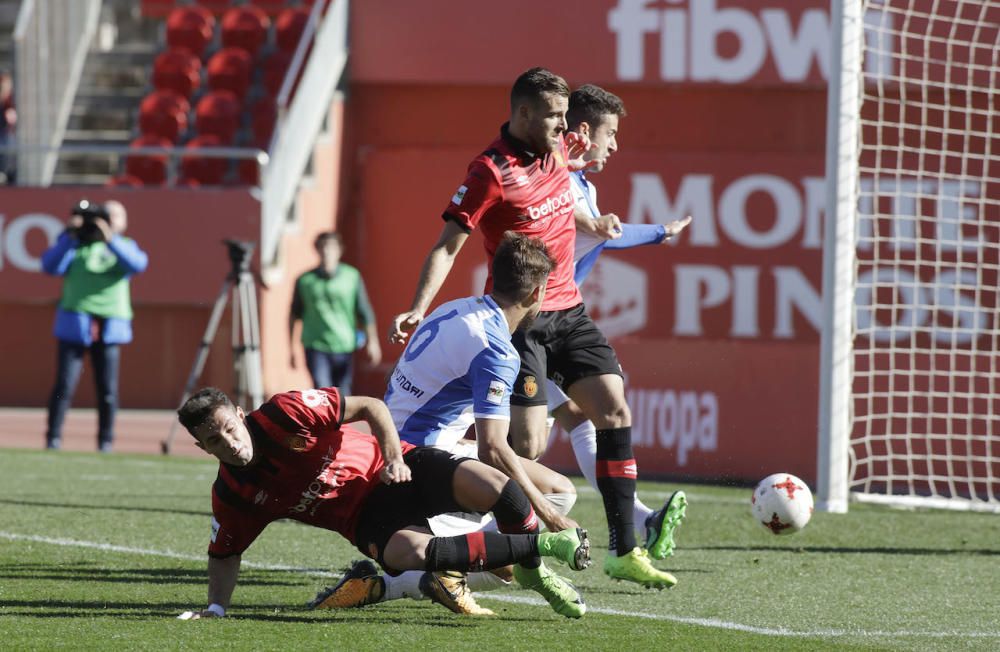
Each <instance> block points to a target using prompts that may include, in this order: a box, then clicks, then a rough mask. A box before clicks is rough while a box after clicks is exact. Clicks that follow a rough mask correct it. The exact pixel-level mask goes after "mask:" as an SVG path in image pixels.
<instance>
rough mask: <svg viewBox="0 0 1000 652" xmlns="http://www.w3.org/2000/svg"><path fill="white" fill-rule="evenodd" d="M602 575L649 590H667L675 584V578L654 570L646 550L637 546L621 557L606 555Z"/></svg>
mask: <svg viewBox="0 0 1000 652" xmlns="http://www.w3.org/2000/svg"><path fill="white" fill-rule="evenodd" d="M604 573H605V574H606V575H607V576H608V577H610V578H611V579H613V580H624V581H626V582H635V583H636V584H641V585H643V586H645V587H646V588H649V589H669V588H670V587H672V586H674V585H675V584H677V578H676V577H674V576H673V575H671V574H670V573H668V572H666V571H661V570H659V569H658V568H655V567H654V566H653V563H652V562H651V561H649V553H648V552H646V549H645V548H640V547H638V546H636V547H635V548H633V549H632V552H630V553H628V554H627V555H623V556H621V557H615V556H613V555H611V554H608V556H607V557H605V558H604Z"/></svg>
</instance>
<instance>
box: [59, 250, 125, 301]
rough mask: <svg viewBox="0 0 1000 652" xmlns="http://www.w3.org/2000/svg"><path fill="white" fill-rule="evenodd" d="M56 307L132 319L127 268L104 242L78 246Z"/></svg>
mask: <svg viewBox="0 0 1000 652" xmlns="http://www.w3.org/2000/svg"><path fill="white" fill-rule="evenodd" d="M59 307H60V308H62V309H63V310H69V311H71V312H84V313H87V314H91V315H95V316H97V317H105V318H107V317H120V318H122V319H132V302H131V299H130V297H129V283H128V272H127V271H125V268H124V267H122V266H121V265H120V264H119V263H118V257H117V256H115V254H114V253H113V252H112V251H111V250H110V249H109V248H108V245H107V244H106V243H104V242H91V243H90V244H85V245H82V246H80V247H78V248H77V250H76V255H75V256H74V258H73V262H72V263H70V265H69V269H68V270H67V271H66V276H65V278H64V281H63V292H62V300H61V301H60V302H59Z"/></svg>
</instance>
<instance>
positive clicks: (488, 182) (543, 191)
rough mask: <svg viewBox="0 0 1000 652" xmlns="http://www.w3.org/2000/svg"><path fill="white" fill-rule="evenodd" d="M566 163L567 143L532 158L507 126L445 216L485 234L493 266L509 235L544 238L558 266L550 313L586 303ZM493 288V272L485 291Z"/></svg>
mask: <svg viewBox="0 0 1000 652" xmlns="http://www.w3.org/2000/svg"><path fill="white" fill-rule="evenodd" d="M566 159H567V153H566V147H565V144H562V145H560V148H559V150H557V151H555V152H552V153H547V154H544V155H542V156H537V155H535V154H532V153H531V152H529V151H528V149H527V146H526V145H525V143H523V142H521V141H519V140H517V139H516V138H514V137H512V136H511V135H510V133H509V131H508V129H507V125H506V124H505V125H503V127H501V128H500V137H499V138H497V139H496V140H494V141H493V142H492V143H491V144H490V146H489V147H488V148H487V149H486V151H484V152H483V153H482V154H480V155H479V156H477V157H476V158H475V159H473V161H472V163H470V164H469V170H468V173H467V174H466V178H465V181H464V182H463V183H462V185H461V186H459V188H458V190H457V191H456V192H455V195H454V196H453V197H452V198H451V202H450V203H449V204H448V207H447V208H446V209H445V211H444V215H443V217H444V218H445V219H450V220H454V221H455V222H456V223H457V224H459V225H460V226H462V227H463V228H465V229H466V230H469V231H471V230H472V229H476V228H479V229H480V230H481V231H482V232H483V240H484V243H485V246H486V256H487V262H488V264H489V266H490V267H492V264H493V254H494V253H495V252H496V249H497V247H498V246H499V245H500V241H501V240H502V239H503V235H504V233H506V232H507V231H515V232H517V233H523V234H525V235H528V236H532V237H535V238H540V239H541V240H542V241H543V242H544V243H545V244H546V246H548V248H549V253H550V254H551V255H552V257H553V258H555V260H556V263H557V267H556V269H555V271H554V272H553V273H552V275H551V276H549V281H548V285H547V286H546V290H545V301H544V302H543V303H542V310H545V311H552V310H563V309H565V308H572V307H573V306H575V305H577V304H578V303H580V302H581V301H582V298H581V296H580V290H579V289H578V288H577V286H576V283H575V282H574V281H573V243H574V240H575V238H576V223H575V222H574V219H573V205H574V198H573V190H572V188H571V186H570V178H569V168H568V167H567V164H566ZM492 288H493V276H492V273H490V274H489V276H488V277H487V279H486V288H485V290H484V293H485V294H489V292H490V291H491V290H492Z"/></svg>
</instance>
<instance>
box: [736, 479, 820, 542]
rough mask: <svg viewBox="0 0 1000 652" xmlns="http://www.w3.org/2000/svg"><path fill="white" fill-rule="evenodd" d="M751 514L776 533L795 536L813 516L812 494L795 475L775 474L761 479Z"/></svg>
mask: <svg viewBox="0 0 1000 652" xmlns="http://www.w3.org/2000/svg"><path fill="white" fill-rule="evenodd" d="M750 511H751V513H752V514H753V517H754V519H756V520H757V522H758V523H760V524H761V525H763V526H764V527H765V528H767V529H768V530H770V531H771V533H772V534H794V533H796V532H798V531H799V530H801V529H802V528H804V527H805V526H806V523H808V522H809V519H810V517H812V513H813V496H812V492H811V491H809V487H807V486H806V483H805V482H803V481H802V480H801V479H799V478H797V477H795V476H794V475H792V474H790V473H774V474H771V475H769V476H767V477H766V478H764V479H763V480H761V481H760V482H759V483H758V484H757V488H756V489H754V490H753V495H752V496H751V497H750Z"/></svg>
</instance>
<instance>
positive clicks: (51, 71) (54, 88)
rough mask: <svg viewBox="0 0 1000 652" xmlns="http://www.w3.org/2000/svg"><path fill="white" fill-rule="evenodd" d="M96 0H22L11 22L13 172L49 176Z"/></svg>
mask: <svg viewBox="0 0 1000 652" xmlns="http://www.w3.org/2000/svg"><path fill="white" fill-rule="evenodd" d="M100 11H101V0H24V1H23V2H22V3H21V9H20V12H19V13H18V16H17V23H16V24H15V27H14V61H15V77H14V83H15V89H16V93H17V109H18V123H17V143H18V155H17V174H18V181H19V183H22V184H24V185H32V186H47V185H49V184H50V183H51V182H52V175H53V174H54V173H55V168H56V160H57V159H58V145H59V144H60V143H61V142H62V139H63V134H64V133H65V131H66V123H67V122H68V121H69V114H70V111H71V109H72V107H73V98H74V97H75V96H76V90H77V87H78V86H79V83H80V75H81V74H82V72H83V64H84V62H85V61H86V58H87V49H88V48H89V46H90V42H91V40H92V38H93V36H94V32H95V30H96V29H97V22H98V17H99V15H100Z"/></svg>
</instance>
